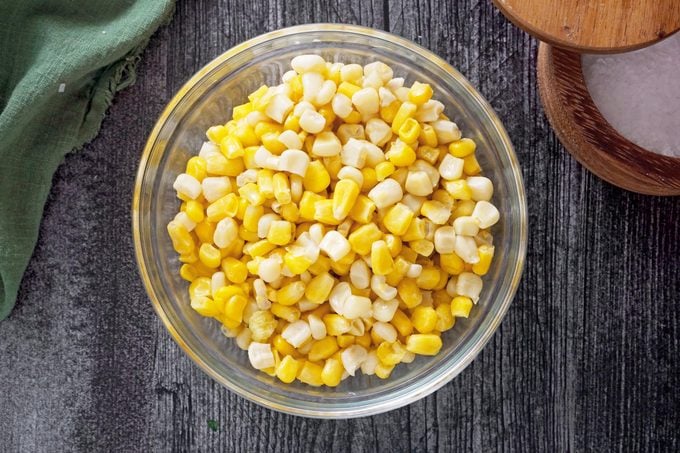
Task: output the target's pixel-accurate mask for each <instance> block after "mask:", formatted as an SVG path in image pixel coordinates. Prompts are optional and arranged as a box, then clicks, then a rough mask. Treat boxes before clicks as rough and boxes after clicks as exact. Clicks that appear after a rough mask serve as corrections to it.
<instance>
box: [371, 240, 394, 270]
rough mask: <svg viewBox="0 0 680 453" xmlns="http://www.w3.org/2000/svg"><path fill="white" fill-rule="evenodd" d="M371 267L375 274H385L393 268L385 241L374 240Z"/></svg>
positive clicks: (392, 261)
mask: <svg viewBox="0 0 680 453" xmlns="http://www.w3.org/2000/svg"><path fill="white" fill-rule="evenodd" d="M371 267H372V269H373V273H374V274H376V275H387V274H389V273H390V272H392V271H393V270H394V260H393V259H392V254H391V253H390V249H389V248H388V247H387V243H385V241H376V242H374V243H373V244H372V246H371Z"/></svg>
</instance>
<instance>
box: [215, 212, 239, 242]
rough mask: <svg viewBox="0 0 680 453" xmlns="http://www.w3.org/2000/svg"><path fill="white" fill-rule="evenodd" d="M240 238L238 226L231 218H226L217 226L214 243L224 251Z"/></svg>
mask: <svg viewBox="0 0 680 453" xmlns="http://www.w3.org/2000/svg"><path fill="white" fill-rule="evenodd" d="M237 237H238V225H237V224H236V221H235V220H234V219H232V218H231V217H226V218H224V219H222V220H220V221H219V222H217V225H215V233H213V242H214V243H215V245H216V246H218V247H219V248H221V249H223V248H226V247H227V246H228V245H229V244H231V243H232V241H234V240H235V239H236V238H237Z"/></svg>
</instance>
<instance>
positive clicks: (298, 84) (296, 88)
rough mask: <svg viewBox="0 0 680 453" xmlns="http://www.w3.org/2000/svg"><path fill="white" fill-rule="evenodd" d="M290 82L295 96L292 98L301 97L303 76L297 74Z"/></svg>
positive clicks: (292, 93)
mask: <svg viewBox="0 0 680 453" xmlns="http://www.w3.org/2000/svg"><path fill="white" fill-rule="evenodd" d="M288 84H289V85H290V90H291V95H292V96H293V97H292V98H291V99H293V100H296V99H300V97H302V77H301V76H300V75H296V76H295V77H293V78H292V79H291V81H290V82H288ZM294 98H295V99H294Z"/></svg>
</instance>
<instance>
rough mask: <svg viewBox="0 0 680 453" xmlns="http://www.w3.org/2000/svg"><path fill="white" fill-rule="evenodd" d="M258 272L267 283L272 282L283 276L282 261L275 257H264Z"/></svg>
mask: <svg viewBox="0 0 680 453" xmlns="http://www.w3.org/2000/svg"><path fill="white" fill-rule="evenodd" d="M257 274H258V275H259V276H260V278H261V279H262V280H264V281H265V282H267V283H272V282H274V281H275V280H278V278H279V277H281V263H280V262H279V260H277V259H276V258H274V257H270V258H266V259H263V260H262V261H261V262H260V265H259V266H258V267H257Z"/></svg>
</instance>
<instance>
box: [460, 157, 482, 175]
mask: <svg viewBox="0 0 680 453" xmlns="http://www.w3.org/2000/svg"><path fill="white" fill-rule="evenodd" d="M481 171H482V167H480V166H479V162H477V158H476V157H475V155H474V154H470V155H469V156H466V157H464V158H463V172H464V173H465V174H466V175H468V176H474V175H478V174H479V173H481Z"/></svg>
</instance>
